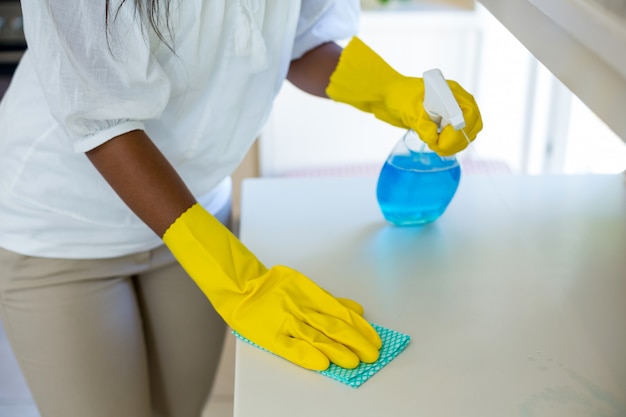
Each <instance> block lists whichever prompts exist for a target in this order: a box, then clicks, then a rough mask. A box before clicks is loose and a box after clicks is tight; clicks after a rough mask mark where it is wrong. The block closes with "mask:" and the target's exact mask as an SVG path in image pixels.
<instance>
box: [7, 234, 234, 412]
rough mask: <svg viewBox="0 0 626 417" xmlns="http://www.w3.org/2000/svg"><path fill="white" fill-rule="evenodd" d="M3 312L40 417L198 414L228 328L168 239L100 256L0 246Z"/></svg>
mask: <svg viewBox="0 0 626 417" xmlns="http://www.w3.org/2000/svg"><path fill="white" fill-rule="evenodd" d="M0 316H1V318H2V323H3V324H4V327H5V330H6V333H7V336H8V339H9V341H10V344H11V346H12V348H13V351H14V352H15V355H16V357H17V360H18V363H19V365H20V367H21V369H22V372H23V374H24V377H25V379H26V381H27V383H28V385H29V387H30V389H31V392H32V394H33V397H34V399H35V402H36V404H37V406H38V408H39V412H40V414H41V416H42V417H152V416H167V417H199V416H200V415H201V412H202V408H203V406H204V404H205V401H206V399H207V396H208V394H209V392H210V389H211V386H212V383H213V377H214V374H215V371H216V368H217V364H218V362H219V357H220V353H221V348H222V344H223V339H224V335H225V333H226V328H225V325H224V323H223V321H222V320H221V318H220V317H219V316H218V315H217V314H216V313H215V311H214V310H213V308H212V306H211V304H210V303H209V301H208V300H207V299H206V297H205V296H204V295H203V294H202V292H201V291H200V290H199V289H198V287H197V286H196V285H195V283H194V282H193V281H192V280H191V279H190V278H189V277H188V276H187V275H186V274H185V272H184V271H183V269H182V268H181V267H180V266H179V265H178V264H177V262H176V261H175V259H174V258H173V257H172V255H171V253H170V252H169V250H168V249H167V248H166V247H164V246H163V247H160V248H157V249H155V250H152V251H148V252H142V253H137V254H134V255H129V256H124V257H120V258H114V259H97V260H66V259H45V258H35V257H29V256H22V255H18V254H15V253H12V252H8V251H6V250H2V249H0Z"/></svg>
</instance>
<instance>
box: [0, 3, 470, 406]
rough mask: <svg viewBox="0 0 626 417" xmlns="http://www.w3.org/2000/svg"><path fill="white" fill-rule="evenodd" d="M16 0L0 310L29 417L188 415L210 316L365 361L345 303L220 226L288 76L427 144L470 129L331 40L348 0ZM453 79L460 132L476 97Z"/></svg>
mask: <svg viewBox="0 0 626 417" xmlns="http://www.w3.org/2000/svg"><path fill="white" fill-rule="evenodd" d="M22 8H23V15H24V27H25V33H26V37H27V42H28V51H27V52H26V54H25V56H24V58H23V59H22V61H21V63H20V65H19V68H18V70H17V72H16V74H15V76H14V79H13V82H12V85H11V87H10V88H9V90H8V91H7V93H6V95H5V98H4V99H3V101H2V103H1V105H0V248H2V249H0V267H1V270H2V276H1V277H0V312H1V314H2V320H3V323H4V326H5V328H6V331H7V335H8V337H9V340H10V342H11V344H12V346H13V350H14V351H15V354H16V356H17V358H18V362H19V363H20V366H21V368H22V370H23V373H24V375H25V377H26V380H27V382H28V384H29V386H30V388H31V391H32V393H33V396H34V398H35V401H36V403H37V405H38V407H39V410H40V412H41V415H42V417H61V416H62V417H74V416H76V417H78V416H80V417H92V416H94V417H95V416H111V415H114V416H133V417H135V416H136V417H143V416H150V415H152V410H154V411H155V412H156V413H157V414H158V415H164V416H175V417H178V416H181V417H182V416H198V415H199V414H200V412H201V409H202V406H203V404H204V401H205V399H206V396H207V393H208V392H209V391H210V387H211V384H212V378H213V374H214V372H215V367H216V364H217V361H218V359H219V353H220V348H221V346H222V341H223V340H222V337H223V334H224V324H223V322H224V321H225V322H226V323H227V324H229V325H230V326H231V327H232V328H234V329H236V330H237V331H239V332H240V333H241V334H242V335H244V336H245V337H247V338H248V339H250V340H252V341H253V342H255V343H257V344H259V345H261V346H263V347H265V348H266V349H268V350H270V351H272V352H273V353H276V354H277V355H279V356H282V357H283V358H285V359H287V360H289V361H291V362H293V363H295V364H297V365H300V366H303V367H305V368H308V369H317V370H320V369H325V368H326V367H327V366H328V365H329V363H330V362H333V363H336V364H338V365H340V366H344V367H348V368H351V367H355V366H357V365H358V363H359V362H360V361H364V362H374V361H376V360H377V358H378V349H379V348H380V346H381V341H380V338H379V337H378V335H377V334H376V332H375V331H374V330H373V328H372V327H371V326H370V325H369V324H368V323H367V321H366V320H365V319H364V318H363V317H362V314H363V310H362V308H361V306H360V305H358V304H357V303H356V302H354V301H351V300H347V299H340V298H335V297H334V296H332V295H331V294H329V293H327V292H326V291H324V290H323V289H321V288H319V287H318V286H317V285H316V284H315V283H314V282H313V281H311V280H310V279H308V278H307V277H305V276H304V275H302V274H301V273H299V272H297V271H294V270H293V269H290V268H288V267H286V266H274V267H271V268H267V267H265V266H264V265H263V264H262V263H261V262H260V261H259V260H258V259H257V258H256V257H255V256H254V255H253V254H252V253H250V252H249V251H248V250H247V249H246V248H245V246H244V245H242V244H241V242H239V241H238V240H237V238H236V237H235V236H233V235H232V234H231V233H230V232H229V231H228V229H227V228H226V227H225V226H224V224H228V213H229V208H230V206H229V202H230V177H229V176H230V174H231V173H232V171H233V170H234V169H235V167H236V166H237V165H238V163H239V162H240V160H241V159H242V158H243V156H244V155H245V153H246V152H247V150H248V148H249V146H250V145H251V144H252V142H253V141H254V139H255V138H256V137H257V135H258V133H259V131H260V130H261V128H262V126H263V123H264V122H265V121H266V119H267V116H268V114H269V111H270V108H271V104H272V100H273V99H274V97H275V95H276V94H277V92H278V90H279V88H280V86H281V83H282V82H283V80H284V79H285V78H287V79H288V80H289V81H291V82H292V83H294V84H295V85H296V86H298V87H300V88H302V89H303V90H305V91H308V92H309V93H311V94H315V95H318V96H320V97H327V96H328V97H331V98H332V99H334V100H337V101H341V102H344V103H347V104H350V105H353V106H355V107H357V108H359V109H361V110H364V111H368V112H372V113H373V114H374V115H376V116H377V117H379V118H380V119H382V120H384V121H386V122H389V123H392V124H395V125H398V126H403V127H412V128H414V129H416V130H417V131H418V132H420V135H421V137H422V139H424V140H425V141H426V142H427V143H429V146H430V147H431V148H433V149H434V150H436V151H437V152H439V153H441V154H446V153H455V152H457V151H458V150H460V149H462V148H463V147H465V146H466V145H467V143H466V140H465V138H464V137H459V135H457V132H454V131H453V130H451V129H444V131H442V133H441V134H438V133H437V130H436V126H435V125H434V124H433V123H431V122H430V121H429V120H428V117H427V116H426V115H425V114H424V112H423V109H422V107H421V104H420V103H421V101H422V99H423V82H422V80H421V79H419V78H410V77H405V76H402V75H400V74H398V73H397V72H395V71H394V70H393V69H392V68H390V67H389V66H388V65H387V64H386V63H385V62H384V61H382V60H381V59H380V58H379V57H378V56H377V55H376V54H375V53H374V52H373V51H371V50H370V49H369V48H368V47H367V46H366V45H365V44H363V43H362V42H360V40H358V39H357V38H354V39H353V40H352V41H351V42H350V44H349V45H348V46H347V47H346V49H345V50H342V49H341V48H340V47H339V46H338V45H337V44H335V43H333V40H334V39H342V38H348V37H350V36H352V35H354V33H355V32H356V26H357V25H356V23H357V18H358V2H357V1H355V0H350V1H348V0H340V1H339V0H338V1H332V0H318V1H315V0H302V1H299V2H298V1H292V0H284V1H272V2H266V1H263V0H188V1H180V2H176V3H171V4H170V2H169V0H135V1H133V2H131V1H124V0H116V1H113V0H110V1H107V2H106V4H105V5H102V4H101V5H100V7H94V6H93V1H91V0H89V1H87V0H83V1H78V2H67V1H66V0H23V1H22ZM340 58H341V59H340ZM331 75H332V77H331ZM451 86H452V88H453V91H454V93H455V95H456V96H457V99H458V100H459V102H460V104H461V107H462V108H463V110H464V114H465V118H466V123H467V125H468V128H467V129H466V131H467V132H468V134H469V135H470V138H471V139H473V138H474V137H475V136H476V134H477V133H478V131H479V130H480V128H481V126H482V125H481V122H480V115H479V112H478V109H477V107H476V105H475V103H474V101H473V98H472V97H471V95H469V94H468V93H466V92H465V91H464V90H463V89H462V88H461V87H460V86H458V84H456V83H451ZM268 238H270V237H269V236H268ZM181 266H182V267H181ZM189 278H191V279H189ZM198 288H199V289H200V290H201V291H198ZM207 300H208V301H207ZM209 301H210V302H209ZM215 312H217V313H218V314H216V313H215ZM220 316H221V317H220Z"/></svg>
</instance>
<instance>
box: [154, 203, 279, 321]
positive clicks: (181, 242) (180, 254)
mask: <svg viewBox="0 0 626 417" xmlns="http://www.w3.org/2000/svg"><path fill="white" fill-rule="evenodd" d="M163 242H164V243H165V245H166V246H167V247H168V248H169V249H170V251H171V252H172V254H173V255H174V257H175V258H176V259H177V260H178V262H179V263H180V264H181V266H182V267H183V268H184V269H185V270H186V271H187V273H188V274H189V275H190V276H191V278H192V279H193V280H194V281H195V282H196V284H197V285H198V286H199V287H200V289H201V290H202V291H203V292H204V294H205V295H206V296H207V297H208V298H209V300H210V301H211V302H212V303H213V305H214V306H215V308H216V310H218V312H220V308H219V306H218V305H216V303H215V301H216V299H217V300H222V299H224V297H223V296H219V297H214V295H215V294H216V293H217V292H220V293H225V292H233V293H237V294H242V293H244V292H245V291H246V284H247V282H248V281H249V280H251V279H254V278H257V277H259V276H261V275H263V274H264V273H266V272H267V269H266V268H265V266H264V265H263V264H262V263H261V262H259V260H258V259H257V258H256V256H254V254H252V252H250V251H249V250H248V249H247V248H246V247H245V246H244V245H243V243H241V242H240V241H239V239H237V238H236V237H235V236H234V235H233V234H232V233H231V232H230V230H228V228H226V226H224V225H223V224H222V223H220V221H219V220H217V219H216V218H215V217H213V216H212V215H211V214H210V213H209V212H208V211H206V210H205V209H204V208H203V207H202V206H201V205H200V204H198V203H196V204H194V205H193V206H191V207H190V208H189V209H187V211H185V212H184V213H183V214H181V215H180V216H179V217H178V218H177V219H176V220H175V221H174V223H172V224H171V225H170V227H169V228H168V229H167V230H166V231H165V233H164V234H163ZM220 314H222V313H221V312H220Z"/></svg>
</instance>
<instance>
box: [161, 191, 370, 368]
mask: <svg viewBox="0 0 626 417" xmlns="http://www.w3.org/2000/svg"><path fill="white" fill-rule="evenodd" d="M163 241H164V242H165V244H166V245H167V246H168V248H169V249H170V250H171V251H172V253H173V254H174V256H175V257H176V259H177V260H178V261H179V262H180V264H181V265H182V266H183V268H185V270H186V271H187V273H188V274H189V275H190V276H191V278H192V279H193V280H194V281H195V282H196V284H197V285H198V286H199V287H200V289H201V290H202V291H203V292H204V294H205V295H206V296H207V298H208V299H209V301H211V303H212V304H213V307H214V308H215V310H216V311H217V312H218V313H219V314H220V315H221V316H222V318H223V319H224V320H225V321H226V323H228V325H230V327H231V328H233V329H234V330H236V331H237V332H239V333H240V334H241V335H243V336H244V337H246V338H248V339H249V340H251V341H252V342H254V343H256V344H258V345H259V346H261V347H263V348H265V349H267V350H269V351H270V352H273V353H275V354H276V355H278V356H281V357H283V358H285V359H287V360H289V361H291V362H293V363H295V364H297V365H300V366H302V367H304V368H307V369H313V370H324V369H326V368H327V367H328V366H329V364H330V362H332V363H335V364H337V365H339V366H341V367H344V368H355V367H356V366H357V365H358V364H359V362H360V361H363V362H368V363H371V362H375V361H376V360H377V359H378V355H379V352H378V350H379V349H380V348H381V345H382V342H381V340H380V337H379V336H378V333H376V331H375V330H374V328H373V327H372V326H371V325H370V324H369V323H368V322H367V321H366V320H365V319H364V318H363V317H361V315H362V314H363V309H362V307H361V306H360V305H359V304H357V303H356V302H354V301H351V300H342V299H338V298H335V297H333V296H332V295H331V294H329V293H328V292H326V291H325V290H323V289H322V288H320V287H319V286H317V285H316V284H315V283H314V282H313V281H311V280H310V279H309V278H307V277H306V276H304V275H302V274H301V273H299V272H298V271H295V270H293V269H291V268H288V267H286V266H275V267H273V268H270V269H267V268H266V267H265V266H264V265H263V264H262V263H261V262H259V260H258V259H257V258H256V257H255V256H254V255H253V254H252V253H251V252H250V251H249V250H248V249H247V248H246V247H245V246H244V245H243V244H242V243H241V242H240V241H239V240H238V239H237V238H236V237H235V236H234V235H233V234H232V233H231V232H230V231H229V230H228V229H227V228H226V227H225V226H224V225H222V224H221V223H220V222H219V221H218V220H217V219H215V218H214V217H213V216H212V215H211V214H209V213H208V212H207V211H206V210H204V208H202V206H200V205H199V204H197V203H196V204H195V205H193V206H192V207H191V208H189V209H188V210H187V211H186V212H185V213H183V214H182V215H181V216H180V217H179V218H178V219H176V221H175V222H174V223H173V224H172V225H171V226H170V227H169V228H168V229H167V231H166V232H165V234H164V235H163Z"/></svg>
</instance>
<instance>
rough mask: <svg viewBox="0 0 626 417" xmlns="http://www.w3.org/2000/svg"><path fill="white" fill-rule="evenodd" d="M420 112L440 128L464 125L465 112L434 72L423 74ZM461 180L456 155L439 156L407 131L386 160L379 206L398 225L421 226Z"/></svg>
mask: <svg viewBox="0 0 626 417" xmlns="http://www.w3.org/2000/svg"><path fill="white" fill-rule="evenodd" d="M423 78H424V109H425V110H426V112H427V113H428V115H429V117H430V119H431V120H432V121H433V122H435V123H436V124H437V125H438V126H439V131H441V129H443V128H444V127H445V126H447V125H451V126H452V127H453V128H454V129H455V130H459V129H462V128H463V127H465V120H464V118H463V112H462V110H461V108H460V107H459V104H458V103H457V102H456V100H455V98H454V95H453V94H452V91H451V90H450V87H449V86H448V83H447V82H446V80H445V78H444V77H443V74H442V73H441V71H440V70H439V69H437V68H435V69H432V70H429V71H426V72H425V73H424V74H423ZM460 179H461V167H460V165H459V162H458V160H457V158H456V157H455V156H439V155H437V154H436V153H435V152H433V151H431V150H430V149H429V148H428V147H427V146H426V144H425V143H424V142H423V141H422V140H421V139H420V138H419V136H418V135H417V133H416V132H414V131H413V130H408V131H407V132H406V133H405V134H404V136H403V137H402V139H400V141H399V142H398V143H397V144H396V146H395V147H394V148H393V150H392V151H391V154H390V155H389V157H388V158H387V160H386V161H385V164H384V165H383V167H382V169H381V171H380V175H379V177H378V185H377V188H376V196H377V199H378V204H379V206H380V208H381V211H382V212H383V215H384V217H385V219H387V221H389V222H391V223H392V224H394V225H396V226H415V225H423V224H427V223H430V222H433V221H435V220H436V219H438V218H439V217H440V216H441V215H442V214H443V213H444V211H445V210H446V208H447V207H448V204H449V203H450V201H452V198H453V197H454V194H455V193H456V190H457V188H458V185H459V181H460Z"/></svg>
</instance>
